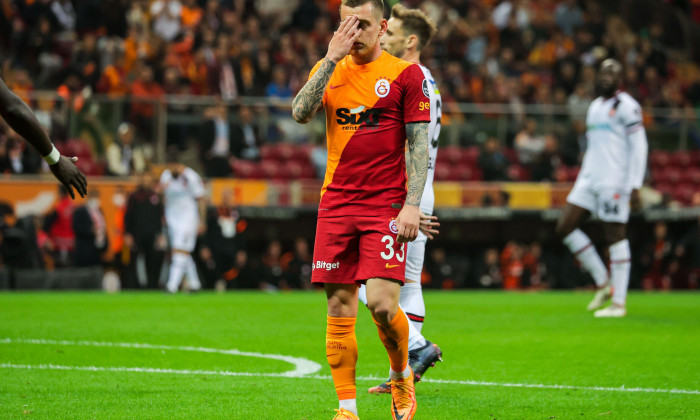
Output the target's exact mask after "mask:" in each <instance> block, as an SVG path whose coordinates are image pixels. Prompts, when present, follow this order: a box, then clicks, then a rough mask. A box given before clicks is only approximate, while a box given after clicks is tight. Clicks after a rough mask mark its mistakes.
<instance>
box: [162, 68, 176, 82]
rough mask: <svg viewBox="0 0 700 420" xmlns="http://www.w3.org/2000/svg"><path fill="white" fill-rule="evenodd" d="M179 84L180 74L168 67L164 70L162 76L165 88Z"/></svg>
mask: <svg viewBox="0 0 700 420" xmlns="http://www.w3.org/2000/svg"><path fill="white" fill-rule="evenodd" d="M179 82H180V73H179V72H178V70H177V69H176V68H174V67H168V68H167V69H165V74H164V75H163V84H164V85H165V86H177V85H178V84H179Z"/></svg>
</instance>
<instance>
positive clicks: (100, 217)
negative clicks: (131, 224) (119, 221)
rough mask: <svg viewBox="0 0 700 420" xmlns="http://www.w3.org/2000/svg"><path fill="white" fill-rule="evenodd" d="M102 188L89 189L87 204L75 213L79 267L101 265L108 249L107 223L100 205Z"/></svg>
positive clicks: (75, 255)
mask: <svg viewBox="0 0 700 420" xmlns="http://www.w3.org/2000/svg"><path fill="white" fill-rule="evenodd" d="M99 191H100V190H98V189H96V188H93V189H90V190H88V199H87V201H86V202H85V205H83V206H80V207H78V208H77V209H75V212H74V213H73V231H74V232H75V254H74V257H73V259H74V261H75V265H76V266H78V267H94V266H101V265H102V263H103V261H104V259H103V254H104V252H105V251H106V250H107V244H108V242H107V224H106V223H105V218H104V214H103V213H102V209H101V206H100V192H99Z"/></svg>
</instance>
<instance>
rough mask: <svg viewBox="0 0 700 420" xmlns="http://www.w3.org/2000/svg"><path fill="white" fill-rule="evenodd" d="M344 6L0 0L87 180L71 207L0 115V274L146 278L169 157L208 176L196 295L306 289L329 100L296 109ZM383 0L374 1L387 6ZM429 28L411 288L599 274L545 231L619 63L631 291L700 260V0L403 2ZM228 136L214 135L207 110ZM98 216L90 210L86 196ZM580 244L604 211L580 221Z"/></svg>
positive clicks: (57, 135) (14, 70)
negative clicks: (310, 109)
mask: <svg viewBox="0 0 700 420" xmlns="http://www.w3.org/2000/svg"><path fill="white" fill-rule="evenodd" d="M339 3H340V1H339V0H257V1H256V0H155V1H148V0H142V1H138V0H136V1H126V0H80V1H77V0H76V1H71V0H0V71H1V74H2V77H3V79H4V80H5V81H6V83H7V84H8V86H10V88H11V89H12V90H13V91H14V92H15V93H17V94H18V95H19V96H20V97H21V98H22V99H23V100H24V101H26V102H27V103H28V104H30V106H31V107H32V108H33V109H35V112H36V115H37V117H38V118H39V120H40V121H41V122H42V124H43V125H44V127H45V128H46V130H47V131H48V132H49V133H50V135H51V138H52V140H53V141H54V142H55V143H56V145H57V146H58V148H59V149H60V150H61V151H62V153H63V154H65V155H69V156H78V157H79V161H78V165H79V166H80V168H81V169H82V170H83V171H84V172H85V173H86V174H88V175H89V176H90V178H89V182H90V195H89V197H88V200H80V199H78V200H75V201H73V200H71V199H70V198H69V197H67V196H66V195H65V192H63V191H61V190H60V189H59V188H58V187H57V185H56V182H55V180H54V179H53V178H52V177H51V176H50V174H48V168H47V167H46V165H45V164H44V163H43V160H42V159H41V158H40V156H38V154H37V153H36V152H34V151H33V150H32V149H31V147H28V146H27V145H26V144H25V143H24V142H23V141H22V140H21V139H19V138H18V137H17V134H16V133H14V132H13V131H12V130H11V129H9V128H8V127H7V126H6V125H5V124H4V123H3V122H0V173H1V174H2V175H0V289H7V288H11V289H46V288H49V289H68V288H71V289H74V288H106V289H108V290H118V289H120V288H122V289H138V288H143V289H146V288H158V287H159V284H161V283H162V280H163V279H164V277H167V264H168V259H169V257H168V255H169V252H168V242H167V238H166V236H165V235H164V226H163V222H162V199H161V197H160V196H159V194H158V192H157V180H158V177H159V176H160V172H161V171H162V169H163V167H164V162H165V156H166V155H168V154H170V153H177V155H178V157H179V159H180V161H181V162H182V163H185V164H186V165H188V166H190V167H192V168H193V169H195V170H196V171H197V172H199V173H200V174H201V175H202V176H203V177H205V179H206V181H207V188H208V200H209V209H208V213H207V227H208V229H207V232H206V233H205V234H204V235H202V236H201V237H200V238H199V241H198V245H197V250H196V252H195V259H196V261H197V264H198V268H199V271H200V276H201V278H202V280H203V284H204V286H205V287H207V288H217V289H219V290H225V289H241V288H260V289H265V290H288V289H308V288H310V287H311V286H310V284H309V280H310V276H311V256H312V252H313V238H314V233H315V217H316V207H317V205H318V201H319V191H320V187H321V183H322V178H323V175H324V171H325V164H326V150H325V126H324V118H323V115H320V116H317V118H316V119H315V120H314V121H313V122H312V123H310V124H308V125H299V124H296V123H295V122H294V121H293V119H292V118H291V112H290V104H291V99H292V98H293V97H294V95H295V94H296V92H297V91H298V90H299V89H300V88H301V86H303V84H304V82H305V81H306V79H307V77H308V73H309V70H310V69H311V67H312V66H313V65H314V64H315V63H316V62H317V61H318V60H320V59H321V58H323V56H324V55H325V52H326V48H327V45H328V42H329V40H330V38H331V36H332V33H333V30H334V28H335V26H336V25H337V21H338V7H339ZM394 3H395V1H388V2H387V11H388V10H389V9H390V6H391V5H393V4H394ZM403 3H404V4H406V5H407V6H410V7H421V8H422V9H423V10H425V11H426V13H428V15H429V16H431V17H432V18H433V19H434V21H435V22H437V27H438V29H439V30H438V33H437V35H436V36H435V38H434V39H433V41H432V42H431V44H430V45H429V46H428V47H427V48H426V50H425V51H424V52H423V54H422V59H423V64H425V65H426V66H427V67H429V68H430V69H431V71H432V73H433V75H434V76H435V78H436V80H437V83H438V86H439V88H440V92H441V95H442V100H443V108H442V112H443V116H442V121H441V124H442V129H441V131H440V137H439V143H440V149H439V152H438V159H437V165H436V174H435V194H436V211H435V213H436V214H437V215H438V216H439V217H440V221H441V223H442V228H441V234H440V235H439V236H438V237H437V238H436V239H435V240H434V241H430V242H429V244H428V247H427V251H426V263H425V267H424V272H423V287H426V288H437V289H453V288H489V289H545V288H552V289H573V288H587V287H593V282H592V280H591V279H590V278H589V277H588V275H587V274H585V273H584V272H583V271H582V270H581V269H580V268H579V267H578V266H577V265H576V263H575V261H574V259H573V257H572V256H571V255H570V253H569V252H568V251H567V250H566V249H565V248H564V247H563V246H562V245H560V244H559V243H558V242H557V241H556V239H555V237H554V234H553V231H554V223H555V221H556V219H557V217H558V216H559V214H560V209H561V207H562V206H563V204H564V203H565V199H566V195H567V193H568V191H569V190H570V188H571V186H572V183H573V181H574V180H575V178H576V175H577V173H578V168H579V165H580V163H581V157H582V156H583V153H584V151H585V148H586V139H585V124H584V118H585V112H586V109H587V106H588V104H589V103H590V102H591V100H592V99H593V98H594V97H595V93H594V89H595V80H596V68H597V65H598V64H599V63H600V62H601V61H602V60H603V59H605V58H608V57H614V58H616V59H618V60H619V61H620V62H622V63H623V65H624V77H623V79H624V82H623V84H624V89H625V90H626V91H627V92H629V93H630V94H631V95H632V96H633V97H635V98H636V99H637V100H638V101H639V102H640V104H642V106H643V112H644V124H645V127H646V130H647V136H648V138H649V143H650V153H649V160H648V169H647V174H646V182H645V186H644V188H643V190H642V199H643V203H644V209H643V211H642V212H640V213H637V214H634V215H633V216H632V218H631V221H630V228H629V235H630V238H631V241H630V242H631V244H632V253H633V268H632V278H631V287H632V288H642V289H646V290H652V289H663V290H665V289H689V288H690V289H695V288H697V285H698V276H699V275H700V122H699V120H698V118H699V117H700V67H699V66H698V64H699V63H700V1H698V0H663V1H662V0H619V1H612V2H610V1H607V2H606V1H597V0H503V1H498V0H429V1H404V2H403ZM222 121H223V122H225V123H226V124H228V127H229V129H228V130H227V131H228V138H227V139H226V142H224V143H222V142H220V141H217V142H215V141H214V140H215V137H216V132H217V128H216V126H217V124H220V123H221V122H222ZM89 200H92V201H91V202H92V203H93V204H95V205H96V206H98V207H99V208H100V209H101V210H100V212H99V215H98V216H95V215H94V214H93V212H90V213H89V212H87V211H85V206H86V203H87V201H89ZM585 229H586V230H587V231H588V232H589V233H591V237H592V238H593V240H594V241H598V240H599V239H601V232H600V231H599V226H598V225H597V224H596V223H595V222H592V223H589V224H587V225H586V228H585Z"/></svg>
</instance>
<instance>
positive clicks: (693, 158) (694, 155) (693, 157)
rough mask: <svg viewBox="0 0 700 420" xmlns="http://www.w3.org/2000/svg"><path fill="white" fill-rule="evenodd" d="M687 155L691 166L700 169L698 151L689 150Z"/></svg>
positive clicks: (699, 151) (699, 153) (699, 152)
mask: <svg viewBox="0 0 700 420" xmlns="http://www.w3.org/2000/svg"><path fill="white" fill-rule="evenodd" d="M688 154H689V155H690V163H691V164H692V165H693V166H697V167H700V150H691V151H689V152H688Z"/></svg>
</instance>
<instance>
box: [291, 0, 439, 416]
mask: <svg viewBox="0 0 700 420" xmlns="http://www.w3.org/2000/svg"><path fill="white" fill-rule="evenodd" d="M383 14H384V3H383V1H382V0H343V2H342V4H341V6H340V17H341V19H342V23H341V24H340V26H339V28H338V30H337V31H336V32H335V33H334V35H333V38H332V39H331V42H330V45H329V46H328V53H327V54H326V57H325V58H324V59H323V60H321V61H319V62H318V63H317V64H316V66H315V67H314V68H313V69H312V70H311V74H310V77H309V80H308V82H307V83H306V84H305V85H304V87H303V88H302V89H301V91H300V92H299V93H298V94H297V96H296V97H295V98H294V101H293V102H292V115H293V116H294V119H295V120H296V121H297V122H300V123H307V122H308V121H310V120H311V118H312V117H313V116H314V114H315V113H316V112H318V111H320V110H321V109H325V114H326V131H327V146H328V163H327V169H326V177H325V180H324V183H323V187H322V189H321V202H320V204H319V215H318V222H317V227H316V244H315V246H314V259H313V266H312V282H313V283H316V284H323V285H324V287H325V290H326V297H327V305H328V317H327V329H326V357H327V359H328V363H329V365H330V367H331V375H332V376H333V382H334V384H335V389H336V393H337V395H338V400H339V409H338V410H336V411H337V415H336V417H335V418H336V419H357V418H358V417H357V403H356V388H355V365H356V363H357V340H356V338H355V320H356V317H357V303H358V286H359V285H360V284H365V285H366V288H367V289H366V290H367V307H368V308H369V310H370V312H371V313H372V318H373V319H374V322H375V324H376V325H377V330H378V332H379V337H380V339H381V341H382V343H383V344H384V347H385V348H386V350H387V353H388V356H389V362H390V369H389V376H390V378H391V394H392V401H391V407H390V408H391V413H392V416H393V418H394V419H401V420H409V419H411V418H413V416H414V415H415V412H416V407H417V404H416V398H415V387H414V379H413V372H412V371H411V367H410V366H409V364H408V321H407V318H406V315H405V314H404V313H403V311H402V310H401V308H399V296H400V290H401V285H402V284H403V282H404V280H405V271H406V249H405V246H406V243H407V242H410V241H413V240H415V239H416V237H417V236H418V230H419V224H420V203H421V197H422V195H423V188H424V186H425V183H426V179H427V176H428V165H429V157H428V143H429V138H428V127H429V125H430V109H429V105H430V98H429V95H428V93H427V92H425V91H424V89H423V86H424V82H425V76H424V74H423V71H422V70H421V68H420V67H419V66H418V65H416V64H413V63H410V62H407V61H404V60H401V59H398V58H396V57H394V56H392V55H390V54H388V53H386V52H384V51H382V49H381V46H380V43H379V39H380V38H381V36H382V35H384V33H385V31H386V28H387V21H386V20H385V19H384V18H383ZM407 139H408V153H407V155H408V159H407V158H406V153H405V151H406V142H407ZM407 167H408V169H407Z"/></svg>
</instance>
